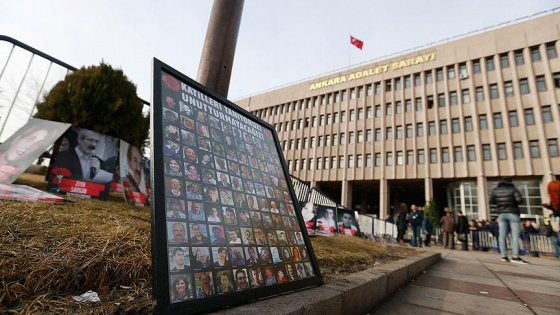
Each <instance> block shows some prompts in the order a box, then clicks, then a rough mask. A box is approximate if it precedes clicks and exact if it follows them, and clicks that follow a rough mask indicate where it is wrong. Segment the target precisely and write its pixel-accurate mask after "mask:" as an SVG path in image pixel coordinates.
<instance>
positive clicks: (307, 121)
mask: <svg viewBox="0 0 560 315" xmlns="http://www.w3.org/2000/svg"><path fill="white" fill-rule="evenodd" d="M303 126H304V127H305V128H307V127H309V117H306V118H305V123H304V125H303Z"/></svg>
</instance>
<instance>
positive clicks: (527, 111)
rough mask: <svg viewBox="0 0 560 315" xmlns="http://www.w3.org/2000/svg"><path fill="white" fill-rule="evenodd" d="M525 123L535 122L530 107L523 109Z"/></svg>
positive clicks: (531, 123)
mask: <svg viewBox="0 0 560 315" xmlns="http://www.w3.org/2000/svg"><path fill="white" fill-rule="evenodd" d="M525 124H527V125H534V124H535V115H534V114H533V109H532V108H526V109H525Z"/></svg>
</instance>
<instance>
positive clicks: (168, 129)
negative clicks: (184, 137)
mask: <svg viewBox="0 0 560 315" xmlns="http://www.w3.org/2000/svg"><path fill="white" fill-rule="evenodd" d="M163 136H164V137H165V138H167V139H169V140H173V141H179V140H181V136H180V134H179V128H178V127H177V126H175V125H174V124H171V123H168V124H165V125H164V126H163Z"/></svg>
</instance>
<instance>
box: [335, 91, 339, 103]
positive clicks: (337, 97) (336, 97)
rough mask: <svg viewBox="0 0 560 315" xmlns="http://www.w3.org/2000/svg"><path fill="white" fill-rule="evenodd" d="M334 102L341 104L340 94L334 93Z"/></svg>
mask: <svg viewBox="0 0 560 315" xmlns="http://www.w3.org/2000/svg"><path fill="white" fill-rule="evenodd" d="M334 101H335V103H338V102H340V93H338V92H334Z"/></svg>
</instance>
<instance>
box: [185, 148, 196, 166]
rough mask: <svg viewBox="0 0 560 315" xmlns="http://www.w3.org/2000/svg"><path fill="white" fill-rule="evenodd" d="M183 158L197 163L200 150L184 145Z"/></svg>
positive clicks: (188, 161) (191, 162)
mask: <svg viewBox="0 0 560 315" xmlns="http://www.w3.org/2000/svg"><path fill="white" fill-rule="evenodd" d="M183 159H184V160H185V162H186V163H190V164H196V163H198V152H197V150H196V149H195V148H193V147H189V146H186V145H185V146H183Z"/></svg>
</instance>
